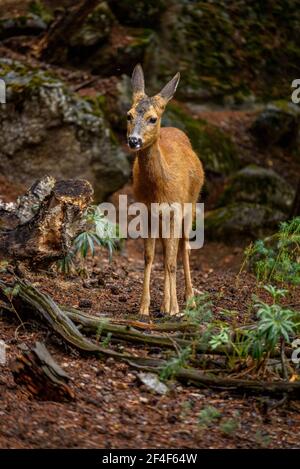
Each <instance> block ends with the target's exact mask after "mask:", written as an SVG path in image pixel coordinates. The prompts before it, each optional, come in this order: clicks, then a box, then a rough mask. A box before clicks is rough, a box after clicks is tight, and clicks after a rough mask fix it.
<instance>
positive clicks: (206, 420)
mask: <svg viewBox="0 0 300 469" xmlns="http://www.w3.org/2000/svg"><path fill="white" fill-rule="evenodd" d="M221 415H222V414H221V412H220V411H219V410H218V409H216V408H215V407H213V406H207V407H204V409H202V410H201V412H200V413H199V415H198V424H199V425H200V426H201V427H203V426H205V427H207V426H209V425H211V424H212V423H213V422H214V421H215V420H217V419H219V418H220V417H221Z"/></svg>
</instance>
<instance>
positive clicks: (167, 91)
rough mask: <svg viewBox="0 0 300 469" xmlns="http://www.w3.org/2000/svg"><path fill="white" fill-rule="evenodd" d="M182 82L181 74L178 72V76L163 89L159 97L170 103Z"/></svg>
mask: <svg viewBox="0 0 300 469" xmlns="http://www.w3.org/2000/svg"><path fill="white" fill-rule="evenodd" d="M179 80H180V73H179V72H177V73H176V75H175V76H174V77H173V78H172V80H170V81H169V83H167V84H166V86H164V87H163V89H162V90H161V91H160V92H159V93H158V96H159V97H161V98H163V100H164V101H165V103H167V102H168V101H170V99H172V98H173V96H174V94H175V91H176V88H177V86H178V83H179Z"/></svg>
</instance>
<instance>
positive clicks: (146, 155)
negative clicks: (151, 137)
mask: <svg viewBox="0 0 300 469" xmlns="http://www.w3.org/2000/svg"><path fill="white" fill-rule="evenodd" d="M138 161H139V168H140V171H141V173H142V176H143V178H144V181H145V179H148V180H149V181H151V182H154V183H155V182H156V181H157V180H158V179H160V180H164V179H165V178H166V176H167V166H166V161H165V159H164V157H163V154H162V151H161V149H160V146H159V140H158V139H157V140H156V141H155V142H154V143H153V144H152V145H150V146H149V147H147V148H145V149H144V150H141V151H139V153H138Z"/></svg>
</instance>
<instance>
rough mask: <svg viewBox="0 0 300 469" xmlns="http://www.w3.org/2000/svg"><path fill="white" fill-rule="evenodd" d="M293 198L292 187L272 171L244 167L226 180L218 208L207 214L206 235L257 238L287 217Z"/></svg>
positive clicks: (218, 237)
mask: <svg viewBox="0 0 300 469" xmlns="http://www.w3.org/2000/svg"><path fill="white" fill-rule="evenodd" d="M294 197H295V191H294V189H293V188H292V187H291V186H290V185H289V184H288V183H287V182H286V181H285V180H284V179H283V178H282V177H281V176H279V175H278V174H277V173H275V171H273V170H271V169H266V168H262V167H259V166H255V165H250V166H247V167H245V168H243V169H241V170H240V171H238V172H237V173H235V174H234V175H233V176H231V177H230V178H229V179H228V182H227V185H226V186H225V190H224V192H223V194H222V195H221V197H220V198H219V201H218V204H217V205H218V208H216V209H215V210H212V211H210V212H208V213H207V214H206V217H205V230H206V234H207V235H208V236H209V238H212V239H223V240H225V241H226V240H228V241H231V240H232V239H234V238H236V239H237V238H240V237H248V238H257V237H260V236H261V235H263V234H266V233H268V232H271V231H272V230H273V229H274V228H276V227H277V225H278V223H279V222H280V221H283V220H285V219H286V218H287V215H288V214H289V213H290V210H291V206H292V204H293V200H294Z"/></svg>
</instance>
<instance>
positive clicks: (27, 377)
mask: <svg viewBox="0 0 300 469" xmlns="http://www.w3.org/2000/svg"><path fill="white" fill-rule="evenodd" d="M11 371H12V373H13V376H14V380H15V382H16V383H17V384H19V385H22V386H24V388H25V389H26V390H27V392H28V393H29V395H30V396H32V397H35V398H37V399H40V400H43V401H49V400H50V401H59V402H60V401H66V400H67V401H68V400H72V399H74V398H75V393H74V390H73V388H72V387H71V386H70V385H69V381H70V377H69V375H67V373H66V372H65V371H64V370H63V369H62V368H61V367H60V366H59V365H58V364H57V363H56V362H55V361H54V359H53V357H52V356H51V355H50V353H49V352H48V350H47V348H46V347H45V345H44V344H42V343H40V342H37V343H36V344H35V347H33V348H31V349H29V348H28V347H26V348H25V349H24V350H23V352H22V353H21V354H19V355H18V356H17V358H16V359H15V360H14V362H13V363H12V364H11Z"/></svg>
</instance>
